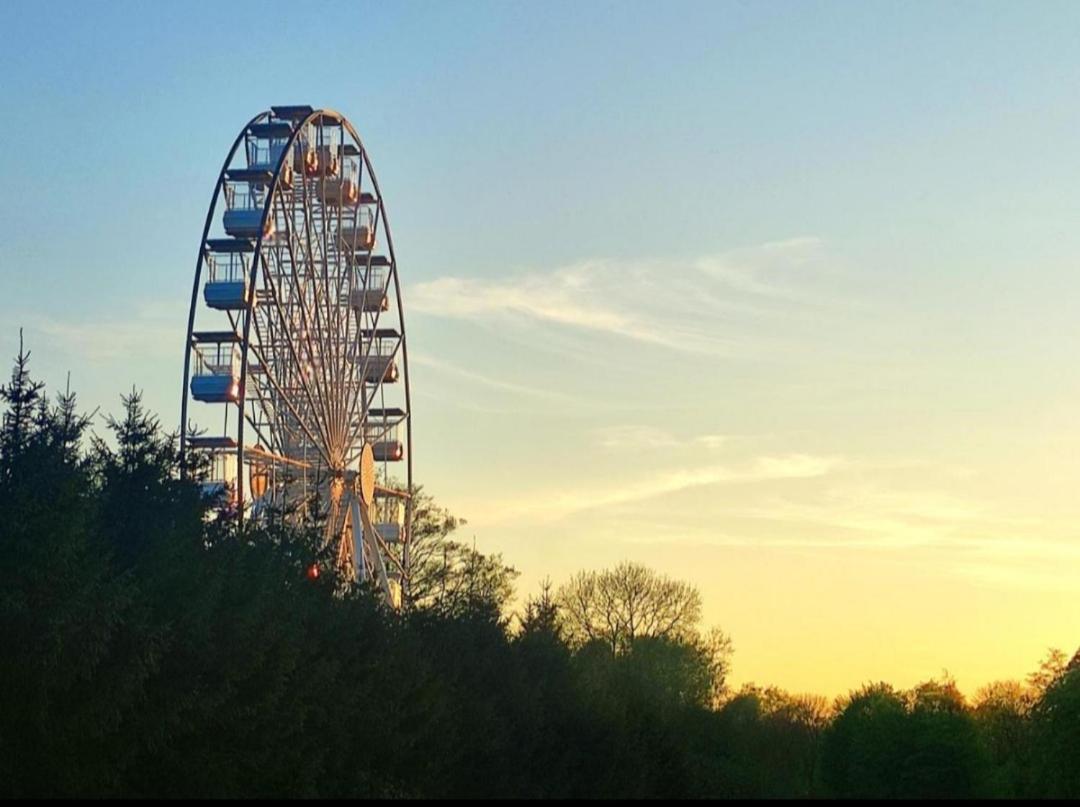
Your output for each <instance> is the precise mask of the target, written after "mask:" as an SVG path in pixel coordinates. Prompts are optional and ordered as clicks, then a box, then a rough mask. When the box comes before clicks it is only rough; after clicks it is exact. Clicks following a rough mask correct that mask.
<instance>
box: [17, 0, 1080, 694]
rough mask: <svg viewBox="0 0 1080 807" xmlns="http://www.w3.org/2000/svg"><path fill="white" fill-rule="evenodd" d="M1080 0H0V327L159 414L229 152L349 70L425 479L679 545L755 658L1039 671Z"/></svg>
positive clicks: (39, 357) (1063, 396) (777, 668)
mask: <svg viewBox="0 0 1080 807" xmlns="http://www.w3.org/2000/svg"><path fill="white" fill-rule="evenodd" d="M1078 23H1080V6H1078V5H1076V4H1075V3H1049V2H1038V3H1034V2H1033V3H1023V4H1021V3H1015V2H1012V3H1005V2H1000V3H994V2H964V3H961V2H935V3H928V2H927V3H884V2H743V3H735V2H719V1H716V2H708V3H701V4H695V3H675V4H655V3H644V2H620V3H601V2H589V3H564V2H552V3H544V4H538V3H534V4H525V3H480V2H469V3H464V2H463V3H457V4H450V3H393V4H368V3H356V2H350V3H318V4H311V5H309V6H303V5H300V4H296V3H271V2H260V3H230V4H227V5H226V4H219V3H204V4H196V3H185V4H179V3H177V4H168V5H167V4H153V5H151V4H147V3H94V4H84V3H74V2H72V3H29V2H23V3H15V2H9V3H7V4H4V5H3V7H2V8H0V26H2V29H3V30H4V31H5V47H4V49H3V51H2V52H0V76H2V77H3V81H2V87H3V98H4V101H5V105H6V108H7V110H8V118H7V121H6V125H5V126H4V127H2V128H0V155H2V156H0V161H2V166H3V176H4V177H5V180H6V185H7V188H6V192H5V193H3V194H0V215H2V218H3V221H4V222H5V223H6V227H7V230H6V235H5V240H4V246H5V249H4V253H3V254H4V264H3V271H2V275H0V278H2V279H0V347H4V349H5V350H6V351H7V353H8V354H14V352H15V349H16V344H17V329H18V327H20V326H23V327H25V330H26V334H27V338H28V340H29V344H30V346H31V348H32V349H33V350H34V351H35V366H36V368H37V371H38V372H39V374H41V375H44V376H45V377H46V378H47V379H48V380H49V381H50V382H51V383H52V384H53V385H54V386H56V385H62V384H63V382H64V378H65V375H66V373H67V372H68V371H69V370H70V371H71V373H72V382H73V386H74V387H75V388H76V389H78V390H79V391H80V392H81V394H82V396H83V399H84V400H85V401H86V402H87V404H88V405H89V406H91V407H93V406H99V405H100V406H102V407H103V408H104V409H105V410H109V409H115V407H116V405H117V396H118V394H119V393H120V392H122V391H124V390H126V389H129V388H130V386H131V385H132V384H135V385H137V386H139V387H140V388H142V389H144V390H145V394H146V398H147V400H148V402H149V403H150V404H151V405H152V406H153V407H154V408H155V409H156V410H157V411H159V412H161V414H162V417H163V420H164V421H165V422H166V423H169V424H171V423H173V422H175V421H176V420H177V419H178V409H179V395H180V388H181V379H180V372H181V366H182V365H181V362H182V355H183V354H182V340H183V334H184V320H185V316H186V307H187V300H188V298H189V295H190V291H191V285H190V284H191V276H192V270H193V263H194V258H195V254H196V250H197V248H198V238H199V233H200V231H201V226H202V220H203V217H204V215H205V211H206V205H207V203H208V201H209V196H210V192H211V190H212V185H213V181H214V179H215V177H216V174H217V170H218V168H219V166H220V162H221V160H222V158H223V156H224V154H225V151H226V149H227V147H228V145H229V144H230V143H231V141H232V138H233V137H234V136H235V134H236V132H237V131H238V130H239V128H240V127H241V126H242V125H243V123H244V122H245V121H246V120H247V119H249V118H250V117H251V116H252V115H254V114H255V113H256V112H258V111H260V110H262V109H265V108H266V107H267V106H269V105H271V104H291V103H307V104H312V105H315V106H328V107H332V108H335V109H338V110H340V111H341V112H343V113H344V114H346V115H347V116H348V117H349V118H350V119H351V120H352V121H353V122H354V124H355V125H356V126H357V128H358V129H359V131H360V133H361V135H362V137H363V138H364V141H365V143H366V145H367V147H368V149H369V150H370V152H371V154H372V157H373V159H374V164H375V168H376V171H377V173H378V176H379V180H380V184H381V186H382V188H383V190H384V192H385V196H386V200H387V203H388V206H389V215H390V220H391V222H392V224H393V228H394V234H395V246H396V248H397V253H398V259H399V264H400V270H401V274H402V280H403V282H404V283H405V304H406V316H407V321H408V326H409V340H410V348H411V351H412V355H413V357H414V369H413V377H414V395H415V406H414V411H415V417H416V434H417V454H416V471H417V475H418V478H419V479H420V480H421V481H423V482H424V483H425V484H426V485H427V486H428V487H429V488H430V489H431V490H432V492H433V493H435V494H436V495H437V496H438V497H439V498H440V499H441V500H442V501H444V502H445V503H446V504H448V505H449V506H451V507H452V508H453V509H454V510H455V511H456V512H458V513H460V514H461V515H463V516H465V517H466V518H467V519H469V521H470V525H469V528H468V532H469V533H470V534H472V535H475V537H476V540H477V542H478V546H480V547H481V548H486V549H488V550H492V551H502V552H503V553H504V554H505V555H506V557H507V558H508V559H509V560H511V561H512V562H514V563H516V564H517V565H518V566H519V567H520V568H522V570H523V571H524V572H525V574H524V575H523V577H522V581H521V582H522V587H523V588H524V589H526V590H529V589H531V588H534V587H535V586H536V585H537V583H538V582H539V580H541V579H542V578H544V577H545V576H551V577H552V578H554V579H555V580H556V581H558V580H560V579H563V578H565V577H566V576H567V575H568V574H569V573H570V572H572V571H574V570H576V569H577V568H580V567H586V566H599V565H605V564H609V563H614V562H617V561H618V560H621V559H623V558H631V559H635V560H640V561H642V562H646V563H649V564H650V565H653V566H656V567H658V568H660V569H661V570H663V571H665V572H668V573H670V574H673V575H677V576H680V577H684V578H687V579H690V580H692V581H693V582H694V583H696V584H697V585H699V586H700V587H701V588H702V591H703V593H704V594H705V599H706V603H707V609H706V613H707V616H708V618H709V620H710V621H712V622H715V623H717V624H720V625H722V626H724V627H725V628H726V629H728V630H729V631H730V632H731V633H732V634H733V635H734V638H735V643H736V648H737V656H736V676H737V678H739V679H741V680H748V679H750V678H753V679H756V680H758V681H768V682H775V683H778V684H781V685H784V686H789V687H792V688H796V689H799V688H802V689H817V690H820V691H824V692H828V693H833V692H838V691H841V690H842V689H844V688H846V687H847V686H849V685H855V684H858V683H860V682H861V681H863V680H868V679H870V678H874V677H879V678H887V679H890V680H894V681H897V682H898V683H900V684H905V683H910V682H913V681H914V680H917V678H918V677H920V676H923V677H925V676H927V675H933V674H936V673H938V672H940V669H941V667H943V666H947V667H948V668H949V669H950V671H952V672H953V673H955V674H957V675H958V676H959V677H960V680H961V684H962V685H964V686H967V687H969V688H972V687H974V686H977V685H979V684H982V683H985V682H986V681H987V680H989V679H990V678H993V677H999V676H1002V677H1003V676H1008V675H1019V674H1021V673H1022V672H1023V671H1024V670H1026V669H1028V668H1030V667H1032V666H1033V665H1034V664H1035V662H1036V660H1037V658H1038V657H1039V656H1040V655H1041V654H1042V652H1043V650H1044V649H1045V648H1046V647H1047V646H1048V645H1050V644H1059V645H1060V644H1066V645H1067V644H1068V643H1069V642H1075V635H1074V634H1073V635H1070V631H1071V630H1072V628H1073V627H1074V626H1075V625H1076V624H1078V620H1080V610H1078V608H1080V606H1078V605H1077V603H1076V597H1075V580H1076V579H1077V573H1078V572H1080V536H1078V535H1077V530H1076V528H1075V527H1074V526H1073V525H1074V524H1077V523H1080V519H1078V518H1077V517H1078V516H1080V512H1077V511H1078V510H1080V508H1078V507H1077V505H1076V504H1075V499H1076V495H1075V491H1076V490H1077V489H1078V488H1077V486H1078V484H1080V472H1078V468H1077V464H1076V461H1075V459H1074V458H1075V457H1076V456H1078V453H1077V452H1078V450H1080V378H1078V373H1077V367H1078V364H1080V363H1078V362H1077V352H1076V348H1075V345H1076V344H1077V340H1078V337H1080V325H1078V324H1077V317H1076V301H1077V299H1078V294H1080V280H1078V279H1077V278H1078V273H1077V266H1078V260H1080V237H1078V230H1077V228H1076V226H1075V220H1076V214H1077V210H1078V208H1080V204H1078V203H1080V191H1078V190H1077V189H1078V188H1080V150H1078V149H1076V148H1075V147H1074V143H1075V142H1076V140H1077V134H1078V132H1080V104H1077V103H1076V98H1075V95H1076V93H1075V89H1076V87H1077V86H1080V47H1078V45H1080V33H1078V32H1080V25H1078ZM913 592H914V593H916V594H917V598H916V599H915V600H914V601H912V593H913ZM899 603H906V605H905V606H904V607H903V608H901V607H900V606H899V605H898V604H899ZM957 636H963V637H964V638H963V641H957ZM837 642H840V644H841V646H842V647H843V649H844V655H843V657H842V658H841V659H840V660H839V661H838V658H837V657H838V653H837V646H838V645H837ZM779 648H785V649H786V650H787V655H786V656H785V654H784V653H781V652H780V650H779ZM792 655H797V656H798V657H799V658H800V659H801V663H800V664H798V665H792V664H791V656H792ZM840 661H842V662H843V663H840Z"/></svg>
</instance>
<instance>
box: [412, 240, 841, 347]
mask: <svg viewBox="0 0 1080 807" xmlns="http://www.w3.org/2000/svg"><path fill="white" fill-rule="evenodd" d="M821 252H822V242H821V240H820V239H818V238H814V237H804V238H795V239H789V240H787V241H778V242H771V243H766V244H761V245H759V246H756V247H751V248H745V249H739V250H732V251H729V252H724V253H720V254H717V255H712V256H705V257H702V258H698V259H694V260H686V261H680V260H675V259H635V260H588V261H581V262H578V263H575V264H572V265H569V266H564V267H559V268H556V269H553V270H547V271H530V272H523V273H518V274H516V275H513V276H510V277H501V278H485V279H481V278H462V277H442V278H438V279H435V280H431V281H427V282H423V283H417V284H415V285H414V286H412V287H411V289H410V290H409V293H408V299H409V307H410V310H411V311H414V312H418V313H422V314H426V315H430V316H439V317H446V318H452V319H460V320H471V321H482V320H497V321H499V322H501V323H502V324H515V323H516V324H519V325H520V324H532V325H536V326H542V327H554V328H564V329H571V330H576V331H579V332H585V333H592V334H595V335H606V336H611V337H615V338H619V339H624V340H628V341H632V342H637V343H639V344H645V345H654V346H659V347H663V348H667V349H670V350H675V351H680V352H684V353H693V354H704V355H725V354H730V353H732V352H735V351H736V350H737V349H738V342H737V340H736V339H734V338H733V337H732V336H731V335H730V332H731V329H725V327H724V326H725V325H726V324H730V323H731V321H732V320H733V319H735V318H739V317H747V316H750V317H761V316H763V315H770V314H771V315H776V314H777V313H778V312H779V311H782V310H787V311H790V309H791V307H792V306H816V305H822V304H827V303H828V300H827V299H826V298H824V297H818V296H815V295H812V294H809V293H808V292H805V291H802V290H800V289H799V288H798V287H797V286H793V285H788V284H784V283H781V282H778V280H776V278H778V277H782V276H784V275H787V274H790V273H791V271H792V270H799V273H800V282H801V283H802V284H803V285H805V284H806V283H807V281H808V280H810V279H811V278H812V275H811V273H810V271H809V270H810V269H813V268H815V267H817V266H818V265H819V264H820V263H821ZM725 330H727V331H728V332H727V333H725Z"/></svg>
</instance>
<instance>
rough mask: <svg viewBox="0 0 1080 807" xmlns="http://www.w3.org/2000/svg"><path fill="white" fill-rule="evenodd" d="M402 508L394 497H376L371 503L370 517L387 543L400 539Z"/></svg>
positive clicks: (399, 501) (403, 516)
mask: <svg viewBox="0 0 1080 807" xmlns="http://www.w3.org/2000/svg"><path fill="white" fill-rule="evenodd" d="M404 510H405V508H404V507H402V505H401V500H400V499H395V498H382V499H376V500H375V503H374V504H373V505H372V508H371V519H372V521H373V522H374V524H375V530H376V531H377V532H378V533H379V536H380V537H381V538H382V539H383V540H384V541H386V542H387V543H389V544H396V543H399V542H400V541H401V533H402V524H403V522H404V518H405V514H404Z"/></svg>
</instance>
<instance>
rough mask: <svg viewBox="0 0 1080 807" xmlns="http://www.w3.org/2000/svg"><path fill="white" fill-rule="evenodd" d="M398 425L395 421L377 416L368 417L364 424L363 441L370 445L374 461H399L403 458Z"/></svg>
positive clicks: (403, 448) (403, 451)
mask: <svg viewBox="0 0 1080 807" xmlns="http://www.w3.org/2000/svg"><path fill="white" fill-rule="evenodd" d="M399 425H400V424H399V423H398V422H397V421H392V420H381V419H378V418H369V419H368V421H367V423H365V424H364V442H365V443H368V444H370V445H371V451H372V454H374V456H375V461H376V462H400V461H401V460H403V459H405V446H404V445H403V444H402V442H401V439H400V436H399V429H398V427H399Z"/></svg>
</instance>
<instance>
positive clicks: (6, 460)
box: [0, 329, 45, 476]
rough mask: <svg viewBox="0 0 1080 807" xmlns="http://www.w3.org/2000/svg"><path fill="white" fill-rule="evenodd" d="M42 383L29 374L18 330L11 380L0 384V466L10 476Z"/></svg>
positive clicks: (29, 433) (38, 401)
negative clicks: (1, 409) (0, 406)
mask: <svg viewBox="0 0 1080 807" xmlns="http://www.w3.org/2000/svg"><path fill="white" fill-rule="evenodd" d="M44 388H45V384H44V383H43V382H40V381H34V380H33V379H32V378H31V377H30V351H29V350H26V349H25V348H24V347H23V336H22V329H20V330H19V354H18V356H16V358H15V366H14V367H13V368H12V371H11V383H10V384H7V385H6V386H0V400H2V401H3V402H4V403H5V404H6V410H5V412H4V417H3V421H2V425H0V462H2V463H3V464H2V465H0V470H2V471H3V473H4V475H5V476H10V473H11V471H10V464H11V463H12V462H14V460H15V458H16V457H18V456H19V454H20V453H22V451H23V450H24V449H25V448H26V445H27V443H28V441H29V440H30V438H31V436H32V434H33V433H34V419H35V415H36V414H37V413H38V412H39V411H40V407H41V404H42V403H43V398H42V396H41V391H42V390H43V389H44Z"/></svg>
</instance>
